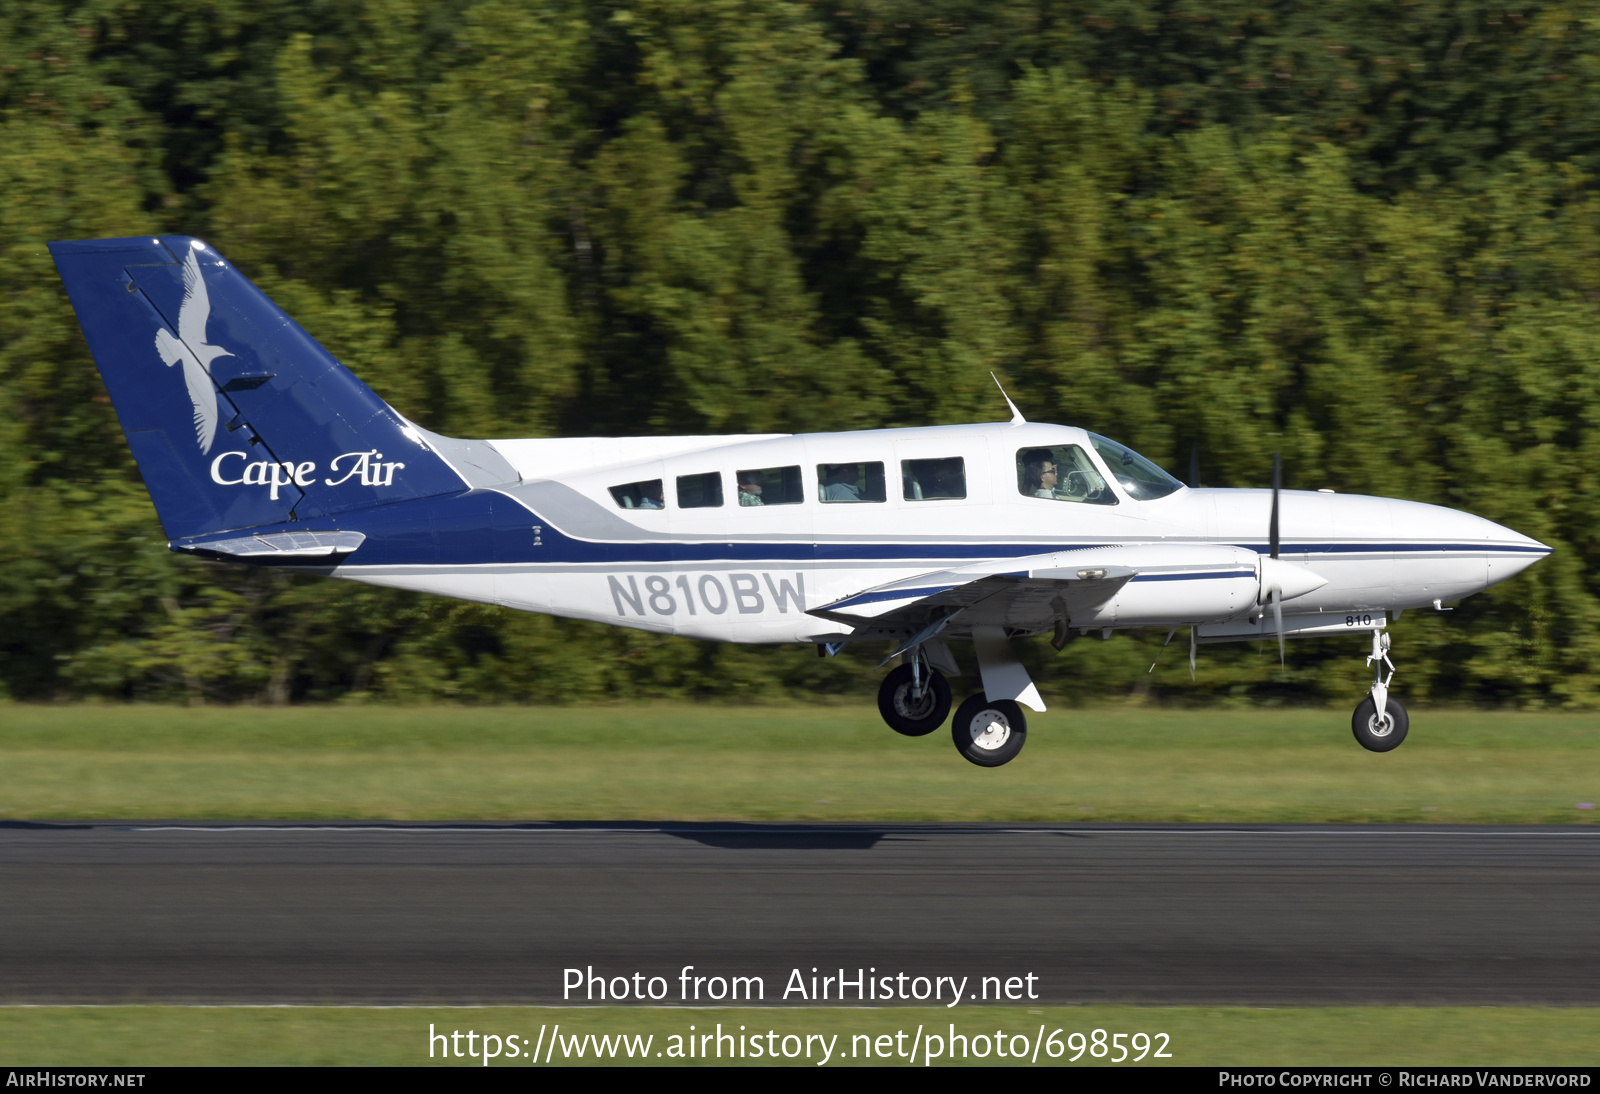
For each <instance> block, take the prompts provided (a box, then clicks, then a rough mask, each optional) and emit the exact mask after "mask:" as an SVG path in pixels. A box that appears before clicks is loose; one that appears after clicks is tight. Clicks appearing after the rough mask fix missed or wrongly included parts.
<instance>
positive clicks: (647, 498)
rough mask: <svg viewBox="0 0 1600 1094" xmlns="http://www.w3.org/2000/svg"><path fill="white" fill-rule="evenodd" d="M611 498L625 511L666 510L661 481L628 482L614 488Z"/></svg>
mask: <svg viewBox="0 0 1600 1094" xmlns="http://www.w3.org/2000/svg"><path fill="white" fill-rule="evenodd" d="M611 496H612V497H613V498H615V499H616V502H617V505H618V506H619V507H620V508H623V509H664V508H666V503H665V502H663V501H662V498H661V480H660V479H645V480H644V481H643V482H628V483H623V484H622V485H621V486H613V487H612V488H611Z"/></svg>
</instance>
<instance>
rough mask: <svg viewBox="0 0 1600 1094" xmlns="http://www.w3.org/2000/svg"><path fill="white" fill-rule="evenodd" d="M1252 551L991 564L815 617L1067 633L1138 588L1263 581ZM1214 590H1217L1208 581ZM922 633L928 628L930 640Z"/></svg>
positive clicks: (920, 627)
mask: <svg viewBox="0 0 1600 1094" xmlns="http://www.w3.org/2000/svg"><path fill="white" fill-rule="evenodd" d="M1253 559H1254V554H1253V552H1249V551H1246V550H1244V549H1241V548H1238V547H1230V546H1224V545H1220V544H1204V543H1155V544H1148V543H1147V544H1128V545H1122V546H1113V547H1091V548H1085V549H1082V550H1074V551H1056V552H1051V553H1049V554H1041V555H1027V556H1023V557H1021V558H1000V559H990V560H987V561H985V562H981V563H976V564H973V565H967V566H962V567H957V568H954V569H949V570H938V571H934V572H932V573H927V574H920V575H918V576H916V577H911V578H904V579H902V580H899V581H893V582H889V583H888V584H885V585H879V586H876V587H874V588H870V589H863V590H861V591H860V592H858V593H854V594H852V595H850V596H847V597H843V598H841V599H839V600H835V601H833V602H832V603H830V604H824V605H821V606H820V607H817V608H813V609H811V610H810V613H809V614H811V615H815V616H818V617H820V618H822V619H826V620H829V621H830V622H833V623H839V624H842V625H844V626H846V627H849V628H851V633H852V637H854V638H858V639H861V638H906V637H910V638H912V640H913V642H912V644H915V642H916V641H920V640H921V638H922V637H931V636H932V634H933V633H937V631H938V630H943V629H944V628H945V627H946V626H950V627H951V628H952V629H953V630H959V631H966V630H968V629H969V628H971V627H974V626H999V627H1004V628H1006V629H1008V630H1010V631H1013V632H1015V633H1024V634H1027V633H1031V634H1037V633H1040V632H1043V631H1048V630H1051V629H1052V628H1054V629H1058V630H1062V631H1063V632H1064V628H1066V627H1067V626H1069V625H1071V621H1072V620H1075V619H1081V618H1085V617H1089V616H1094V615H1095V614H1096V612H1097V610H1098V609H1099V608H1101V607H1102V606H1104V605H1105V604H1106V603H1107V602H1109V601H1110V600H1111V599H1112V598H1113V597H1115V596H1116V595H1117V594H1118V593H1119V592H1121V591H1122V589H1123V587H1124V586H1126V585H1127V584H1128V583H1129V582H1132V581H1135V580H1142V581H1171V580H1177V579H1184V578H1201V577H1210V576H1217V577H1224V576H1226V577H1237V578H1244V579H1247V580H1250V581H1252V582H1253V581H1254V579H1255V576H1256V570H1255V565H1254V563H1253ZM1208 584H1209V583H1208ZM923 631H929V632H930V633H929V634H927V635H923V634H922V632H923Z"/></svg>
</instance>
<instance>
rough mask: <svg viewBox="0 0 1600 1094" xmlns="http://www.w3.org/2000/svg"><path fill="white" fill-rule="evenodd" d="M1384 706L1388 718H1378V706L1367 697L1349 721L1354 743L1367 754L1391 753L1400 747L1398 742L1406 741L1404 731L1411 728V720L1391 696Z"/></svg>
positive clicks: (1397, 701) (1398, 702)
mask: <svg viewBox="0 0 1600 1094" xmlns="http://www.w3.org/2000/svg"><path fill="white" fill-rule="evenodd" d="M1384 706H1385V712H1386V713H1387V715H1388V717H1386V718H1379V717H1378V704H1377V703H1374V702H1373V701H1372V696H1370V695H1369V696H1367V697H1366V698H1365V699H1363V700H1361V703H1360V705H1359V706H1357V707H1356V713H1355V716H1354V717H1353V718H1351V719H1350V729H1351V731H1352V732H1353V733H1355V735H1356V741H1357V742H1358V743H1360V745H1361V747H1362V748H1364V749H1366V750H1367V751H1368V752H1392V751H1393V750H1395V749H1397V748H1399V747H1400V742H1401V741H1404V740H1405V739H1406V731H1407V730H1409V729H1410V728H1411V719H1410V717H1409V716H1408V715H1407V714H1406V708H1405V707H1403V706H1401V705H1400V700H1398V699H1396V698H1395V697H1394V696H1392V695H1391V696H1390V697H1389V701H1388V702H1387V703H1386V704H1384Z"/></svg>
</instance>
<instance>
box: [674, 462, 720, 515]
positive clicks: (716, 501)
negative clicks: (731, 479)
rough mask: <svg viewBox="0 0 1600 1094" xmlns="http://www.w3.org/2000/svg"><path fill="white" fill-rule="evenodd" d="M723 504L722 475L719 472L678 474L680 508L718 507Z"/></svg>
mask: <svg viewBox="0 0 1600 1094" xmlns="http://www.w3.org/2000/svg"><path fill="white" fill-rule="evenodd" d="M721 506H722V475H721V474H720V473H719V472H716V471H708V472H707V473H706V474H704V475H679V476H678V508H679V509H718V508H721Z"/></svg>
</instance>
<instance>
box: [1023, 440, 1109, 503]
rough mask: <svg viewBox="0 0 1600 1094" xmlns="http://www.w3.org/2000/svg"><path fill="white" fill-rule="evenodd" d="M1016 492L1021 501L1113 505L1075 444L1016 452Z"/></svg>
mask: <svg viewBox="0 0 1600 1094" xmlns="http://www.w3.org/2000/svg"><path fill="white" fill-rule="evenodd" d="M1017 489H1018V490H1019V491H1021V493H1022V494H1023V496H1024V497H1029V498H1047V499H1049V500H1050V501H1077V502H1085V503H1087V504H1089V505H1115V504H1117V498H1116V495H1115V494H1113V493H1112V492H1111V490H1110V488H1109V487H1107V486H1106V480H1105V479H1104V478H1102V477H1101V476H1100V472H1098V471H1096V470H1095V469H1094V464H1093V463H1091V462H1090V460H1089V454H1088V453H1087V452H1085V451H1084V450H1083V449H1081V448H1079V447H1078V446H1077V445H1075V444H1058V445H1056V446H1054V447H1052V448H1024V449H1021V450H1019V451H1018V452H1017Z"/></svg>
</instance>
